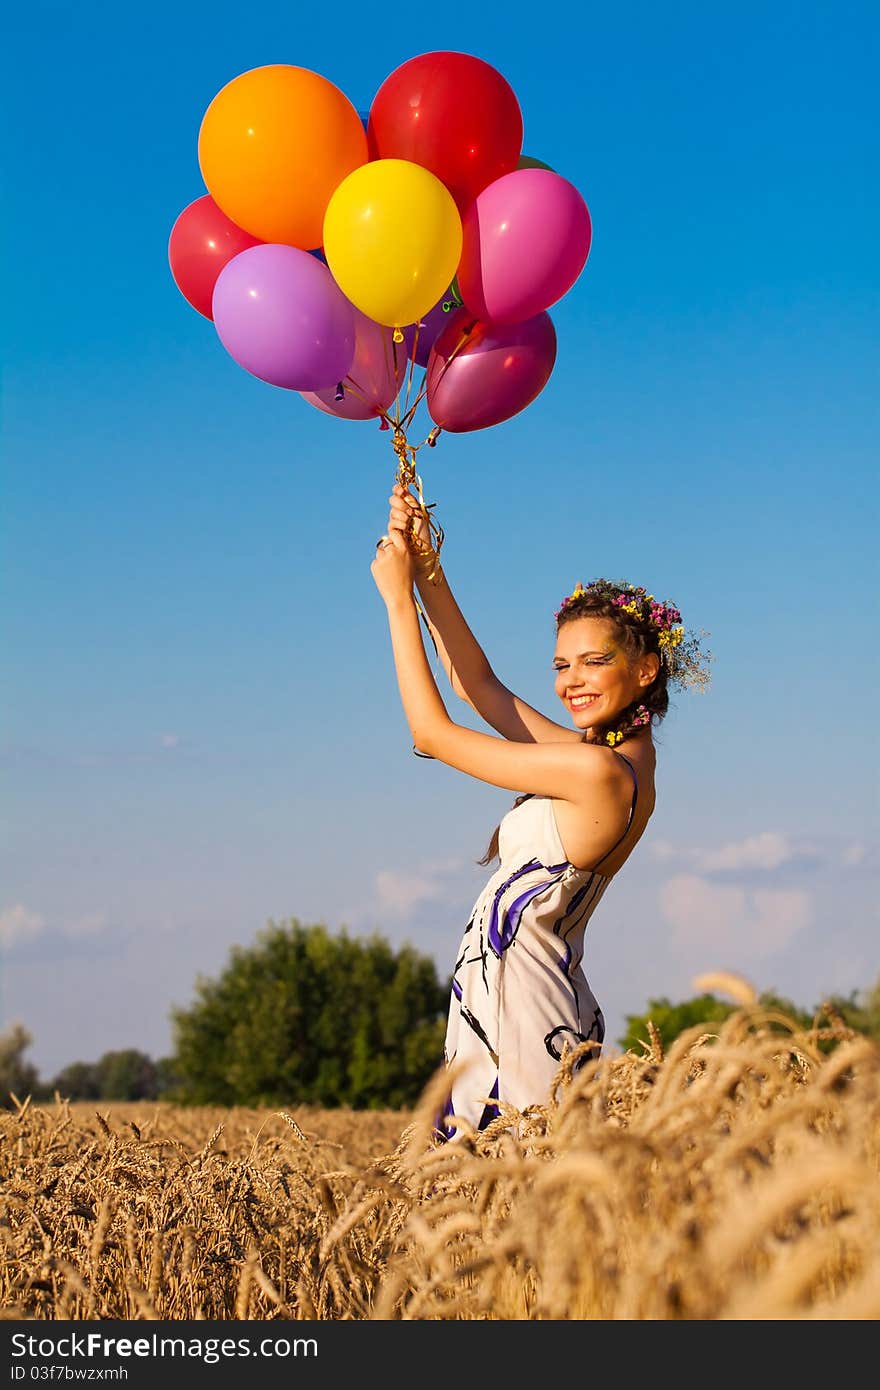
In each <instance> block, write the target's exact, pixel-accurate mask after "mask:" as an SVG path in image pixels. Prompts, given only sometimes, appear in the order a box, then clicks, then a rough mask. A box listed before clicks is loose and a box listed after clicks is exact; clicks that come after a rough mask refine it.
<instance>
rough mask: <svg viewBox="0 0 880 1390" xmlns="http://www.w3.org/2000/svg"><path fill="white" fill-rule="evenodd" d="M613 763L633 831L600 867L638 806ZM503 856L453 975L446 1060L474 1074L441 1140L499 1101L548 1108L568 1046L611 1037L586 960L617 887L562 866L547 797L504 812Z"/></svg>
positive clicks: (463, 1082)
mask: <svg viewBox="0 0 880 1390" xmlns="http://www.w3.org/2000/svg"><path fill="white" fill-rule="evenodd" d="M614 751H615V752H617V749H615V750H614ZM618 756H619V757H621V758H623V760H624V762H625V763H626V764H627V766H628V768H629V769H630V772H631V773H632V778H633V784H634V785H633V798H632V804H631V806H630V812H629V819H628V821H627V824H626V828H625V829H624V831H623V834H622V835H621V836H620V837H619V839H618V840H617V843H616V844H615V845H613V846H612V848H611V849H610V850H609V851H608V853H607V854H604V855H603V856H602V859H600V861H599V863H600V864H601V863H602V860H604V859H607V858H608V856H609V855H610V854H612V853H613V851H614V850H615V849H617V847H618V845H619V844H620V843H621V841H622V840H623V839H624V838H625V836H626V835H627V833H628V831H629V828H630V826H631V824H632V819H633V815H634V813H635V808H636V800H637V797H638V780H637V778H636V773H635V769H634V768H633V765H632V763H631V762H630V760H629V758H627V757H625V755H624V754H623V753H618ZM498 849H499V855H500V860H501V862H500V864H499V866H498V868H497V869H496V871H495V873H494V874H493V875H492V877H491V878H490V879H489V881H488V883H487V884H486V886H485V887H484V889H483V891H482V892H481V893H480V896H479V897H478V898H477V901H476V903H475V904H474V908H473V911H472V913H471V917H470V921H469V922H468V924H467V926H466V927H465V930H464V936H463V937H462V942H461V946H460V948H459V952H458V957H457V959H456V962H455V967H454V970H453V976H452V994H451V998H450V1005H449V1022H448V1025H447V1029H446V1041H445V1045H444V1049H443V1057H444V1061H445V1062H446V1064H447V1065H450V1064H451V1063H452V1062H466V1063H468V1066H467V1068H466V1070H465V1071H464V1072H463V1074H462V1075H461V1076H459V1077H458V1078H456V1079H455V1080H454V1082H453V1088H452V1094H451V1096H450V1098H449V1100H448V1101H447V1103H446V1105H445V1107H444V1109H443V1112H442V1114H441V1115H439V1116H438V1117H437V1120H436V1123H435V1133H436V1136H437V1137H438V1138H440V1139H447V1138H450V1137H454V1135H455V1134H456V1133H457V1130H456V1129H455V1127H454V1125H453V1124H452V1122H451V1121H449V1120H448V1118H447V1117H448V1116H450V1115H451V1114H455V1115H459V1116H461V1117H462V1118H464V1119H467V1120H469V1121H470V1123H471V1124H472V1125H474V1127H475V1128H476V1129H485V1128H486V1126H487V1125H488V1124H489V1123H490V1122H491V1121H492V1120H493V1119H494V1118H495V1117H496V1115H497V1114H498V1113H499V1112H498V1108H497V1106H496V1105H493V1103H492V1102H493V1101H498V1100H501V1101H505V1102H507V1103H509V1104H510V1105H514V1106H516V1108H517V1109H519V1110H523V1109H524V1108H525V1107H526V1106H527V1105H534V1104H546V1102H547V1100H548V1099H549V1092H550V1085H551V1082H552V1080H553V1077H554V1075H555V1074H556V1072H557V1070H558V1068H559V1063H560V1061H561V1060H562V1053H563V1048H564V1046H565V1044H566V1043H568V1044H569V1045H571V1046H574V1045H575V1044H577V1043H579V1042H587V1041H592V1042H595V1043H597V1044H600V1045H601V1043H602V1041H603V1039H604V1037H605V1020H604V1018H603V1016H602V1010H601V1009H600V1007H599V1005H598V1003H597V1001H596V998H595V996H594V994H593V992H592V990H591V989H590V986H589V984H588V983H587V979H586V976H585V975H584V972H583V970H582V968H581V961H582V958H583V948H584V933H585V931H586V927H587V923H588V922H589V920H590V918H591V916H592V915H593V912H594V910H595V908H596V907H597V905H598V904H599V902H600V901H601V899H602V897H603V895H604V893H605V889H606V888H607V887H608V884H609V883H610V882H611V877H609V876H607V875H605V874H602V873H599V872H598V871H597V869H595V868H594V869H578V868H575V866H574V865H573V864H572V863H570V861H569V860H568V859H566V857H565V850H564V849H563V847H562V841H561V840H560V837H559V830H558V828H557V825H556V817H555V815H554V813H553V802H552V800H551V798H550V797H547V796H532V797H530V798H529V799H528V800H526V801H523V802H521V803H520V804H519V805H518V806H515V807H514V808H513V809H512V810H511V811H508V813H507V815H506V816H504V818H503V820H502V821H501V829H500V832H499V839H498ZM598 1050H599V1049H598V1047H597V1048H596V1049H595V1050H594V1051H593V1052H589V1051H587V1052H585V1055H584V1057H583V1059H582V1060H583V1062H586V1061H587V1060H589V1058H590V1056H596V1055H597V1053H598ZM581 1064H582V1063H581Z"/></svg>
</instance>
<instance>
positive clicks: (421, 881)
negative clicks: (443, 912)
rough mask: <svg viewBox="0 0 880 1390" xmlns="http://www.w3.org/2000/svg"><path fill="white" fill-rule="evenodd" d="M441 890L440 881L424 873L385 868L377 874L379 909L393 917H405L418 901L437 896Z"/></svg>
mask: <svg viewBox="0 0 880 1390" xmlns="http://www.w3.org/2000/svg"><path fill="white" fill-rule="evenodd" d="M440 892H441V886H440V884H439V882H438V881H437V880H436V879H432V878H429V877H427V876H426V875H424V874H398V873H395V872H394V871H393V870H392V869H383V870H382V872H381V873H378V874H377V875H376V895H377V899H378V907H379V910H380V912H387V913H389V914H390V915H391V916H393V917H405V916H406V915H407V913H408V912H410V911H411V910H412V908H414V907H415V905H416V903H420V902H425V901H426V900H427V899H429V898H436V897H438V896H439V894H440Z"/></svg>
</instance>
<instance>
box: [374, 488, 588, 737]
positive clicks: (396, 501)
mask: <svg viewBox="0 0 880 1390" xmlns="http://www.w3.org/2000/svg"><path fill="white" fill-rule="evenodd" d="M390 502H391V513H390V516H389V519H388V529H389V531H390V530H391V529H392V528H395V529H397V530H399V531H402V532H403V534H404V535H406V532H407V526H408V523H409V520H410V518H411V517H415V518H416V535H417V537H418V539H419V540H420V541H421V542H422V543H423V544H425V543H430V536H429V533H428V527H427V524H426V523H425V522H424V520H423V519H422V518H421V517H420V516H419V511H418V507H417V504H416V501H415V499H414V498H413V497H412V494H411V493H409V492H407V491H406V490H405V489H404V488H403V487H402V486H401V484H400V483H396V484H395V486H394V491H393V492H392V494H391V498H390ZM427 573H428V569H427V567H423V569H422V572H421V573H419V569H418V566H417V567H416V581H415V582H416V587H417V588H418V591H419V598H420V599H421V605H422V609H423V611H424V614H425V618H426V619H427V622H428V627H429V629H430V632H431V636H432V638H433V639H434V645H435V646H436V648H437V655H438V656H439V658H440V661H441V664H442V666H443V669H444V670H445V672H446V674H447V676H448V678H449V683H450V685H451V687H452V689H453V692H454V693H455V694H456V695H458V696H459V698H460V699H462V700H464V701H465V703H466V704H469V705H470V706H471V707H472V708H473V709H474V710H476V712H477V714H479V716H480V718H481V719H485V721H486V723H487V724H488V725H490V727H491V728H493V729H495V730H496V731H497V732H498V733H499V734H502V735H503V736H504V737H505V738H509V739H513V740H514V741H515V742H517V743H560V742H565V741H566V740H571V741H573V742H581V741H582V734H581V733H580V732H579V731H578V730H577V729H572V728H570V727H568V726H567V725H565V724H557V723H556V722H555V720H553V719H548V718H547V716H546V715H543V714H541V713H540V712H539V711H538V710H536V709H533V708H532V706H531V705H528V704H526V702H525V700H521V699H520V698H519V696H518V695H514V694H513V692H512V691H510V690H508V689H507V687H506V686H505V685H503V684H502V682H501V681H500V680H499V679H498V677H497V676H496V674H495V672H494V671H493V669H492V667H491V665H490V663H489V659H488V657H487V656H486V653H485V652H484V651H483V648H482V647H481V646H480V644H479V642H478V641H477V639H476V637H475V636H474V634H473V633H472V632H471V629H470V627H469V626H468V624H467V622H466V620H465V617H464V614H463V613H462V611H461V609H460V608H459V606H458V604H457V603H456V601H455V596H454V595H453V593H452V590H451V588H450V587H449V581H448V579H447V578H446V575H445V574H444V573H443V570H442V568H441V570H440V574H439V582H432V581H431V580H429V579H428V578H427Z"/></svg>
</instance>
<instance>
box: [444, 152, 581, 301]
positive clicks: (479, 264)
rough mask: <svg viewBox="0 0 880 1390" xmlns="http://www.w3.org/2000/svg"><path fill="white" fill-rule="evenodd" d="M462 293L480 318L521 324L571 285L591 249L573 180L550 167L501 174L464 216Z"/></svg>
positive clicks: (578, 195)
mask: <svg viewBox="0 0 880 1390" xmlns="http://www.w3.org/2000/svg"><path fill="white" fill-rule="evenodd" d="M462 227H463V230H464V246H463V249H462V255H461V264H460V266H459V268H458V283H459V285H460V287H461V297H462V299H463V300H464V302H465V304H466V305H467V307H468V308H469V309H470V310H471V311H472V313H474V314H476V316H477V317H478V318H480V319H491V320H493V321H494V322H495V323H519V322H520V320H522V319H527V318H531V317H532V316H533V315H534V314H538V313H540V312H541V310H542V309H549V308H550V305H551V304H555V303H556V301H557V300H559V299H561V298H562V296H563V295H564V294H565V293H566V292H567V291H568V290H570V289H571V287H572V285H573V284H574V282H575V280H576V279H577V278H578V276H579V275H580V273H581V271H582V270H583V268H584V266H585V265H586V261H587V256H588V255H589V254H590V242H591V239H592V226H591V223H590V213H589V209H588V208H587V205H586V203H585V202H584V200H583V198H582V197H581V195H580V193H579V192H578V191H577V189H576V188H575V186H574V184H573V183H569V181H568V179H564V178H562V176H561V175H560V174H555V173H553V171H552V170H550V169H516V170H514V172H513V173H512V174H504V175H503V177H502V178H500V179H496V180H495V182H494V183H491V184H490V185H489V187H488V188H484V189H483V191H482V193H480V194H479V196H478V197H477V198H476V199H475V200H474V202H473V203H472V204H471V206H470V207H469V208H468V210H467V212H466V213H465V215H464V218H463V219H462Z"/></svg>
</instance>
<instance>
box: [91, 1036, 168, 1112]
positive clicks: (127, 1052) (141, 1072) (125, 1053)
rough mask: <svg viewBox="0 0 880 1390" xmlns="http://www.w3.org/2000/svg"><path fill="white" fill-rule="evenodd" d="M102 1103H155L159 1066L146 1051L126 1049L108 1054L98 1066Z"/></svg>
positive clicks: (97, 1075)
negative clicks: (157, 1069) (106, 1101)
mask: <svg viewBox="0 0 880 1390" xmlns="http://www.w3.org/2000/svg"><path fill="white" fill-rule="evenodd" d="M95 1076H96V1078H97V1082H98V1093H99V1095H100V1098H101V1100H155V1099H156V1095H157V1087H156V1067H155V1064H154V1062H153V1061H152V1059H151V1058H150V1057H148V1056H147V1054H146V1053H145V1052H139V1051H138V1050H137V1048H136V1047H126V1048H123V1049H122V1050H121V1051H118V1052H105V1053H104V1055H103V1057H100V1058H99V1059H98V1061H97V1062H96V1063H95Z"/></svg>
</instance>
